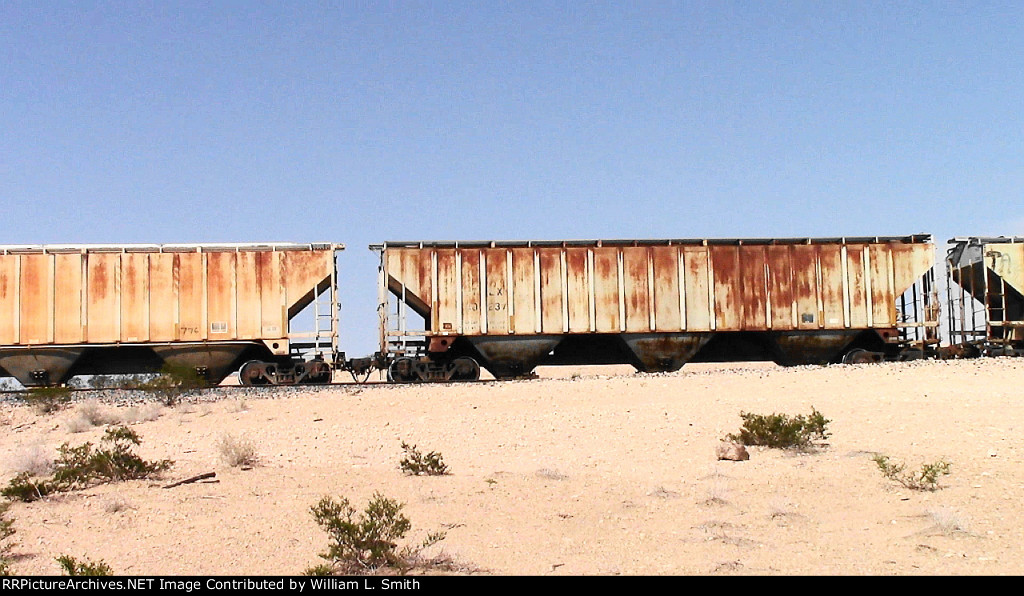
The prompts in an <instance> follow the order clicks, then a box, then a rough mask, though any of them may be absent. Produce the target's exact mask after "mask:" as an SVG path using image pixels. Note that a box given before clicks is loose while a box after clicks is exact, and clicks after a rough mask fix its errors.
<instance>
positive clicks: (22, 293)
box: [0, 234, 1024, 387]
mask: <svg viewBox="0 0 1024 596" xmlns="http://www.w3.org/2000/svg"><path fill="white" fill-rule="evenodd" d="M950 244H951V245H952V248H950V250H949V253H948V255H947V258H946V260H945V263H944V266H945V271H946V281H947V283H946V288H945V297H946V300H945V306H946V311H947V318H946V319H945V324H946V330H947V332H948V333H947V335H946V337H947V338H948V339H949V343H948V344H947V345H944V346H940V338H939V318H940V316H939V315H940V299H939V290H938V288H937V286H936V280H935V271H936V268H935V267H934V264H935V262H934V261H935V245H934V244H933V242H932V238H931V237H930V236H928V235H925V234H919V235H911V236H879V237H856V238H851V237H846V238H794V239H780V238H767V239H756V238H735V239H679V240H604V241H602V240H592V241H522V242H498V241H488V242H386V243H382V244H376V245H372V246H370V248H371V249H372V250H374V251H377V252H378V253H379V258H380V261H379V263H380V264H379V272H378V273H379V290H378V292H379V294H378V298H379V306H378V317H379V342H380V348H379V351H378V352H377V353H375V354H373V355H372V356H368V357H365V358H355V359H346V358H345V355H344V352H342V351H340V350H339V346H338V299H337V294H338V276H337V272H336V271H337V269H336V255H337V253H338V252H339V251H340V250H342V249H344V246H343V245H340V244H334V243H314V244H293V243H270V244H192V245H103V246H99V245H80V246H72V245H45V246H0V376H11V377H15V378H16V379H17V380H18V381H19V382H21V384H23V385H25V386H27V387H33V386H43V385H55V384H62V383H66V382H67V381H68V380H69V379H70V378H71V377H72V376H75V375H117V374H132V373H147V372H156V371H159V370H161V368H163V367H166V366H167V365H173V366H176V367H186V368H188V369H193V370H195V372H197V373H199V374H201V375H202V376H203V377H205V378H206V379H207V380H208V381H209V382H210V383H219V382H220V381H222V380H223V379H224V378H226V377H227V376H228V375H230V374H233V373H235V372H237V373H238V378H239V381H240V382H241V383H242V384H243V385H283V384H295V383H327V382H330V381H331V380H333V378H334V373H335V372H336V371H340V370H347V371H349V372H351V373H352V374H353V376H354V377H356V378H357V379H358V378H360V377H364V378H365V375H368V374H369V373H370V372H372V371H373V370H378V369H379V370H384V371H386V372H387V377H388V379H389V380H390V381H393V382H424V381H465V380H475V379H478V378H479V377H480V374H481V370H482V369H486V370H487V371H489V372H490V373H491V374H492V375H493V376H494V377H496V378H499V379H501V378H513V377H522V376H527V375H530V374H531V373H532V372H533V371H534V369H535V368H536V367H537V366H541V365H586V364H631V365H633V366H634V367H635V368H636V369H637V370H640V371H647V372H657V371H673V370H677V369H679V368H680V367H681V366H683V365H684V364H685V363H687V362H725V361H744V360H768V361H774V362H777V363H779V364H783V365H799V364H825V363H839V362H845V363H861V362H877V361H883V360H900V359H914V358H921V357H925V356H932V355H939V356H964V355H984V354H1013V355H1024V239H1022V238H977V237H969V238H954V239H953V240H950ZM300 315H301V316H300ZM307 316H311V317H312V323H311V324H310V327H312V328H311V329H308V330H302V329H299V328H298V327H299V325H298V324H297V321H298V320H299V319H300V318H303V317H307Z"/></svg>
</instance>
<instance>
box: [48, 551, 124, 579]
mask: <svg viewBox="0 0 1024 596" xmlns="http://www.w3.org/2000/svg"><path fill="white" fill-rule="evenodd" d="M57 562H58V563H60V567H61V570H62V573H63V575H85V576H90V575H91V576H100V575H113V574H114V572H113V571H112V570H111V569H110V566H109V565H107V564H106V563H104V562H103V561H100V562H99V563H94V562H92V561H79V560H77V559H75V558H74V557H70V556H68V555H61V556H59V557H57Z"/></svg>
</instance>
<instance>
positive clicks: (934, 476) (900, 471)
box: [871, 453, 952, 491]
mask: <svg viewBox="0 0 1024 596" xmlns="http://www.w3.org/2000/svg"><path fill="white" fill-rule="evenodd" d="M871 459H872V461H874V462H875V465H877V466H878V469H879V470H881V472H882V475H883V476H885V477H886V478H888V479H889V480H892V481H894V482H898V483H899V484H901V485H903V486H904V487H906V488H909V489H911V490H929V491H933V490H937V489H938V488H939V477H940V476H946V475H948V474H949V473H950V468H951V467H952V466H951V464H950V463H949V462H947V461H945V460H941V459H940V460H938V461H935V462H932V463H924V464H922V465H921V469H920V470H918V471H917V472H908V471H907V465H906V464H905V463H902V462H893V461H891V460H890V459H889V457H888V456H886V455H882V454H880V453H879V454H876V455H875V456H874V457H873V458H871Z"/></svg>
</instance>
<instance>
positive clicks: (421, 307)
mask: <svg viewBox="0 0 1024 596" xmlns="http://www.w3.org/2000/svg"><path fill="white" fill-rule="evenodd" d="M431 253H432V251H430V250H429V249H419V248H393V249H388V251H387V253H386V258H387V269H388V275H389V276H390V277H391V278H392V279H393V280H394V281H395V282H396V283H397V284H398V285H397V286H394V288H393V289H394V291H395V292H396V293H397V294H398V295H401V293H402V291H403V289H404V291H405V298H406V300H407V301H408V302H409V304H410V305H411V306H413V308H414V309H415V310H416V311H417V312H420V314H425V313H426V311H428V310H429V309H430V306H429V305H430V303H431V299H432V296H431V288H432V278H433V268H432V266H431ZM391 285H393V284H391ZM403 286H404V288H403Z"/></svg>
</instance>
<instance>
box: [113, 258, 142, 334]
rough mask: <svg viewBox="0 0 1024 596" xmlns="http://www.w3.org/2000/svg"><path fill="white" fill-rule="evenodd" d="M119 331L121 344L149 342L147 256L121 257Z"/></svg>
mask: <svg viewBox="0 0 1024 596" xmlns="http://www.w3.org/2000/svg"><path fill="white" fill-rule="evenodd" d="M120 298H121V330H120V340H121V341H123V342H144V341H148V340H149V255H148V254H146V253H125V254H122V255H121V296H120Z"/></svg>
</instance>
